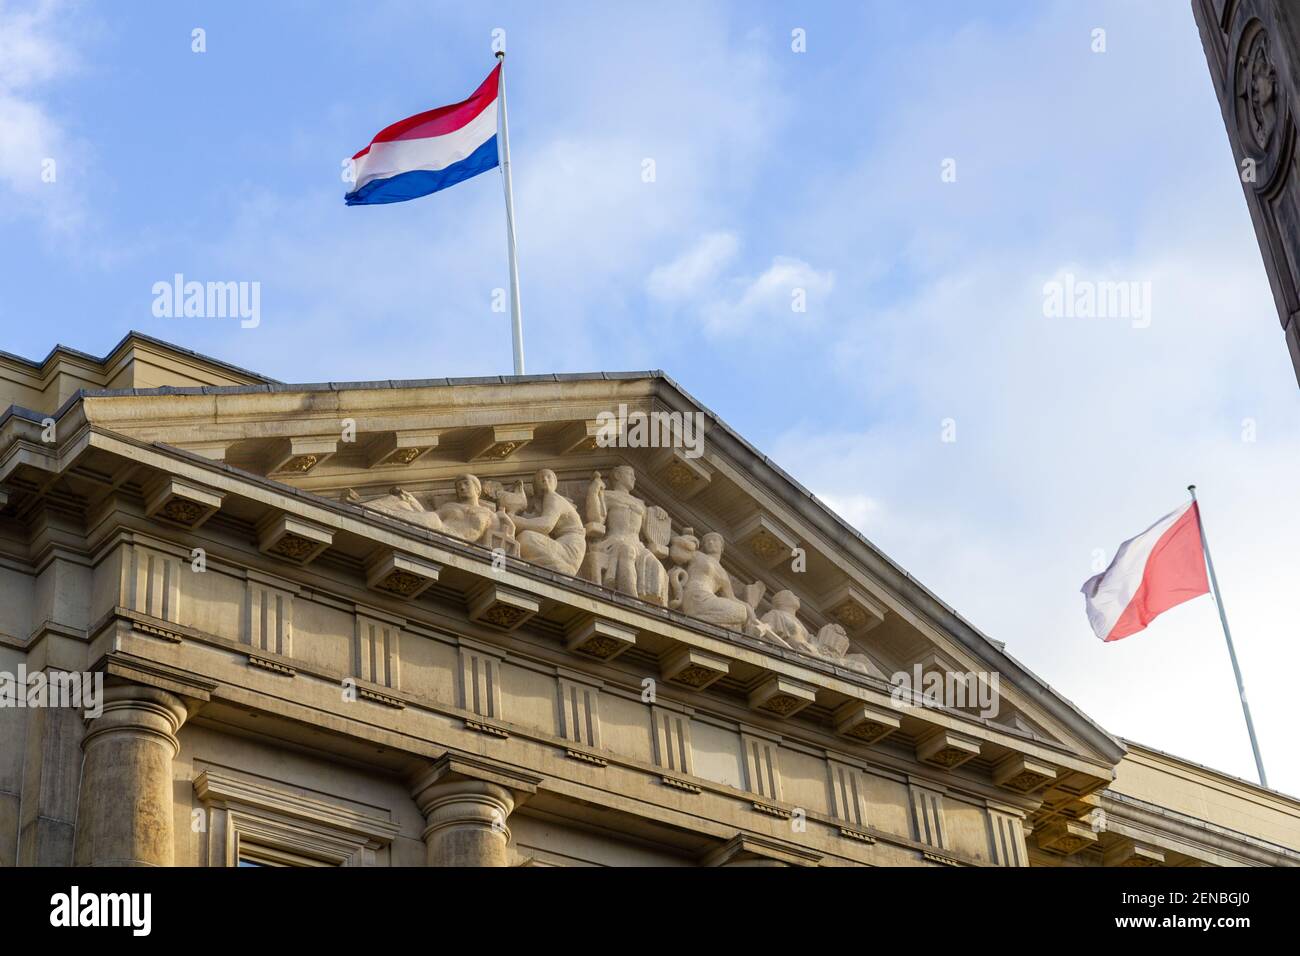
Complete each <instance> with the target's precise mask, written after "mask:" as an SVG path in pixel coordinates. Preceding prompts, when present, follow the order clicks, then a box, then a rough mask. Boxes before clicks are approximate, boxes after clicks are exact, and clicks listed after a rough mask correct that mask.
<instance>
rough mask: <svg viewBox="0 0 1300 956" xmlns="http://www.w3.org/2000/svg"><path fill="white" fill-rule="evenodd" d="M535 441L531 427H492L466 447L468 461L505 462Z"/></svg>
mask: <svg viewBox="0 0 1300 956" xmlns="http://www.w3.org/2000/svg"><path fill="white" fill-rule="evenodd" d="M532 440H533V426H531V425H490V426H488V427H487V428H484V429H482V430H481V431H480V432H479V433H478V434H477V435H475V436H474V437H473V438H472V439H470V442H469V444H468V445H466V446H465V458H466V461H505V460H506V459H507V458H509V457H510V456H511V455H513V454H514V453H515V452H517V451H519V449H521V448H523V447H524V446H525V445H527V444H528V443H529V442H530V441H532Z"/></svg>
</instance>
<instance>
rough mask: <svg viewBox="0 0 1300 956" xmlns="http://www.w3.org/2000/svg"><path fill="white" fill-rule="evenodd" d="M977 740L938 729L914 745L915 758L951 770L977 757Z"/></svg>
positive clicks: (978, 746)
mask: <svg viewBox="0 0 1300 956" xmlns="http://www.w3.org/2000/svg"><path fill="white" fill-rule="evenodd" d="M979 753H980V745H979V741H977V740H973V739H971V738H969V737H963V736H961V735H960V734H954V733H952V732H951V731H947V730H940V731H938V732H936V733H933V734H931V735H930V736H929V737H926V738H925V739H924V740H921V741H920V742H919V743H917V745H916V759H917V760H919V761H921V762H922V763H928V764H930V765H931V766H934V767H942V768H943V769H944V770H953V769H955V768H957V767H960V766H961V765H962V764H964V763H965V762H966V761H968V760H970V759H972V758H974V757H978V756H979Z"/></svg>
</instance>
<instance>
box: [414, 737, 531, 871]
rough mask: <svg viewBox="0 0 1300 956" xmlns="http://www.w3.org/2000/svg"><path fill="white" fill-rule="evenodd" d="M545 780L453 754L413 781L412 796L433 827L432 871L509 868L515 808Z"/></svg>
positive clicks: (429, 829)
mask: <svg viewBox="0 0 1300 956" xmlns="http://www.w3.org/2000/svg"><path fill="white" fill-rule="evenodd" d="M539 783H541V778H540V777H537V776H534V775H533V774H529V773H524V772H521V771H518V770H515V769H514V768H513V767H509V766H507V765H505V764H500V763H497V762H496V761H494V760H489V759H488V758H486V757H480V756H477V755H471V754H453V753H447V754H444V755H443V756H442V757H440V758H438V760H436V761H434V763H433V764H432V766H429V767H427V768H425V769H423V770H421V771H418V772H417V773H416V774H415V775H414V777H413V778H412V781H411V796H412V797H414V799H415V804H416V806H418V807H419V808H420V812H421V813H422V814H424V818H425V821H426V822H427V824H428V826H426V827H425V829H424V833H423V837H424V842H425V846H426V847H427V848H428V862H429V865H430V866H507V865H509V858H510V853H509V844H510V830H509V828H508V827H507V826H506V821H507V820H508V819H509V817H510V814H511V813H513V812H514V810H515V807H516V806H518V805H519V804H520V803H522V802H523V801H524V800H526V799H527V798H528V797H529V796H531V795H532V794H534V793H536V792H537V785H538V784H539Z"/></svg>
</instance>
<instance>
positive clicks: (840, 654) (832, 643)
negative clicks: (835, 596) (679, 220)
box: [813, 621, 881, 676]
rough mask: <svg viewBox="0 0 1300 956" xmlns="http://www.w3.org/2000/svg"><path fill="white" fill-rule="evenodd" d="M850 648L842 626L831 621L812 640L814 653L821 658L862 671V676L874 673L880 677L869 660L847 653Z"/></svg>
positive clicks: (862, 656) (864, 656)
mask: <svg viewBox="0 0 1300 956" xmlns="http://www.w3.org/2000/svg"><path fill="white" fill-rule="evenodd" d="M852 646H853V645H852V644H851V643H850V642H849V635H848V632H847V631H845V630H844V626H843V625H842V624H837V623H835V622H833V621H832V622H831V623H830V624H827V625H826V626H824V627H823V628H822V629H821V630H820V631H818V632H817V636H816V637H815V638H814V639H813V649H814V652H815V653H816V654H818V655H820V656H821V657H825V658H827V659H829V660H832V661H834V662H835V663H837V664H842V665H844V666H845V667H851V668H853V669H854V670H857V671H862V672H863V673H864V674H871V673H876V676H881V675H880V674H879V673H878V672H877V669H876V668H874V667H873V666H872V663H871V659H870V658H869V657H867V656H866V655H865V654H850V653H849V648H850V647H852Z"/></svg>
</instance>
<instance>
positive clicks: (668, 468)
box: [654, 448, 713, 500]
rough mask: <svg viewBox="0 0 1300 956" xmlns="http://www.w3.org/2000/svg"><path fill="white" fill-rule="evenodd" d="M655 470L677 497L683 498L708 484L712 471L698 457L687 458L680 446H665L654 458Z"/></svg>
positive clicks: (699, 490)
mask: <svg viewBox="0 0 1300 956" xmlns="http://www.w3.org/2000/svg"><path fill="white" fill-rule="evenodd" d="M654 467H655V472H656V473H657V474H658V476H659V478H660V480H662V481H663V483H664V484H665V485H667V486H668V488H669V490H670V491H672V493H673V494H674V495H675V496H676V497H677V498H679V499H681V500H685V499H687V498H690V497H692V496H694V495H696V494H699V492H701V491H703V490H704V489H705V488H707V487H708V486H709V482H710V481H712V480H713V472H712V471H711V470H710V469H709V468H708V467H707V466H706V465H704V464H702V463H701V462H700V459H698V458H688V457H687V456H686V453H685V452H684V451H682V449H680V448H666V449H664V450H663V451H662V452H661V453H660V454H659V457H658V458H657V459H655V465H654Z"/></svg>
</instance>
